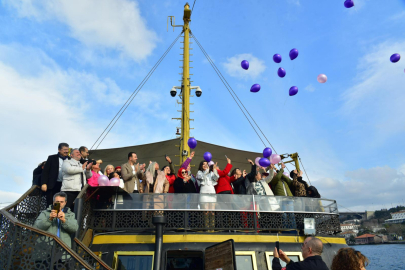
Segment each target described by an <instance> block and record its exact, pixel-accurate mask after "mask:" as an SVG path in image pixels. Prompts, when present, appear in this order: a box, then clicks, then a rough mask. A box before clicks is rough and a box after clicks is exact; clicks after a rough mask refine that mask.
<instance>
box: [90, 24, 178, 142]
mask: <svg viewBox="0 0 405 270" xmlns="http://www.w3.org/2000/svg"><path fill="white" fill-rule="evenodd" d="M182 34H183V32H181V33H180V34H179V35H178V36H177V37H176V39H175V40H174V41H173V42H172V44H170V46H169V48H168V49H167V50H166V51H165V52H164V54H163V55H162V56H161V57H160V59H159V60H158V61H157V62H156V64H155V65H154V66H153V67H152V69H151V70H150V71H149V73H148V74H147V75H146V76H145V78H144V79H143V80H142V81H141V83H140V84H139V85H138V87H137V88H136V89H135V90H134V91H133V92H132V94H131V95H130V96H129V98H128V99H127V101H126V102H125V103H124V105H122V107H121V109H120V110H119V111H118V112H117V114H116V115H115V116H114V118H113V119H112V120H111V121H110V123H109V124H108V125H107V127H106V128H105V129H104V131H103V132H102V133H101V135H100V136H99V137H98V139H97V140H96V141H95V142H94V144H93V146H92V147H91V148H90V150H92V149H93V147H94V145H96V143H97V142H98V141H99V140H100V138H101V137H102V136H103V134H104V133H105V132H106V130H107V129H108V128H109V127H110V125H111V124H112V123H113V122H114V119H115V122H114V123H113V124H112V126H111V127H110V129H109V130H108V131H107V133H106V134H105V135H104V137H103V138H102V140H101V141H100V142H99V144H98V145H97V147H96V149H97V148H98V147H99V146H100V144H101V143H102V142H103V141H104V139H105V138H106V137H107V135H108V133H109V132H110V131H111V129H112V128H113V127H114V125H115V124H116V123H117V121H118V119H119V118H120V117H121V115H122V114H123V113H124V112H125V110H126V109H127V108H128V106H129V105H130V104H131V102H132V101H133V100H134V98H135V97H136V95H137V94H138V93H139V91H140V90H141V89H142V87H143V86H144V85H145V83H146V82H147V81H148V80H149V78H150V77H151V76H152V74H153V72H154V71H155V70H156V69H157V67H158V66H159V65H160V63H161V62H162V61H163V59H164V58H165V57H166V55H167V54H168V53H169V51H170V50H171V49H172V47H173V46H174V44H176V42H177V40H178V39H179V38H180V37H181V35H182ZM124 107H125V108H124ZM121 111H122V112H121ZM120 112H121V114H120V115H119V116H118V114H119V113H120ZM117 116H118V118H117Z"/></svg>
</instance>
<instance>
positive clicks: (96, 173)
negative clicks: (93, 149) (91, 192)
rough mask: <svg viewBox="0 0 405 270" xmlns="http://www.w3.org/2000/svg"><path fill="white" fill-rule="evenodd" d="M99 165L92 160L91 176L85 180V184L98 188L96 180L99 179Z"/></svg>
mask: <svg viewBox="0 0 405 270" xmlns="http://www.w3.org/2000/svg"><path fill="white" fill-rule="evenodd" d="M99 172H100V164H99V163H97V162H96V161H95V160H93V165H91V174H92V176H91V177H90V178H89V179H87V183H88V184H89V185H90V186H92V187H97V186H98V178H99V177H100V174H99Z"/></svg>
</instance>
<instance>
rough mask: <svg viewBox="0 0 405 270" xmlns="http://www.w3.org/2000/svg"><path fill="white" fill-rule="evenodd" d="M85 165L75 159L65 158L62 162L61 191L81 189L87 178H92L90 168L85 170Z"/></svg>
mask: <svg viewBox="0 0 405 270" xmlns="http://www.w3.org/2000/svg"><path fill="white" fill-rule="evenodd" d="M82 166H83V165H82V164H81V163H80V161H77V160H75V159H65V160H64V161H63V164H62V177H63V181H62V188H61V191H81V190H82V188H83V187H84V186H85V185H86V179H89V178H91V176H92V175H91V173H90V171H88V170H83V167H82Z"/></svg>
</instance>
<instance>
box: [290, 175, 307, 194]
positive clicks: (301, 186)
mask: <svg viewBox="0 0 405 270" xmlns="http://www.w3.org/2000/svg"><path fill="white" fill-rule="evenodd" d="M290 176H292V177H291V178H292V179H293V181H292V188H291V193H292V194H293V195H294V196H295V197H306V196H307V188H308V184H307V182H305V181H304V180H302V177H301V176H297V174H295V173H294V172H293V171H291V173H290Z"/></svg>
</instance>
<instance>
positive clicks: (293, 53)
mask: <svg viewBox="0 0 405 270" xmlns="http://www.w3.org/2000/svg"><path fill="white" fill-rule="evenodd" d="M297 57H298V50H297V49H295V48H294V49H292V50H291V51H290V59H291V60H294V59H295V58H297Z"/></svg>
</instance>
